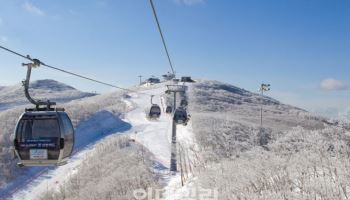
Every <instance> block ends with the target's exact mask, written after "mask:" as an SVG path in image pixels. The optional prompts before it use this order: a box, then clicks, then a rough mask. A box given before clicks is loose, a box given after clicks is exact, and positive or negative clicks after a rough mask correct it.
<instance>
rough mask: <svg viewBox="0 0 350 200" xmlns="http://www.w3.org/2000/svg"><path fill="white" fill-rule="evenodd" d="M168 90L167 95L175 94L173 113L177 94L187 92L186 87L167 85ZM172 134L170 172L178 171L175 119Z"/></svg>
mask: <svg viewBox="0 0 350 200" xmlns="http://www.w3.org/2000/svg"><path fill="white" fill-rule="evenodd" d="M167 87H168V90H167V91H165V93H166V94H171V93H173V94H174V105H173V107H174V108H173V113H175V110H176V94H177V93H180V92H185V87H184V86H182V85H167ZM172 123H173V126H172V134H171V158H170V171H172V172H176V171H177V160H176V153H177V152H176V122H175V120H174V118H173V122H172Z"/></svg>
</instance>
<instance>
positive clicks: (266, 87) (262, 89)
mask: <svg viewBox="0 0 350 200" xmlns="http://www.w3.org/2000/svg"><path fill="white" fill-rule="evenodd" d="M259 91H260V92H261V98H263V97H264V92H267V91H270V84H265V83H262V84H261V85H260V89H259ZM262 128H263V102H261V107H260V129H262Z"/></svg>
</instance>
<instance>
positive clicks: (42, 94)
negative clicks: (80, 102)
mask: <svg viewBox="0 0 350 200" xmlns="http://www.w3.org/2000/svg"><path fill="white" fill-rule="evenodd" d="M29 93H30V94H31V95H32V96H33V97H34V99H50V100H51V101H54V102H58V103H65V102H69V101H72V100H74V99H80V98H85V97H89V96H94V95H95V94H92V93H86V92H81V91H79V90H77V89H75V88H73V87H71V86H68V85H66V84H63V83H60V82H57V81H55V80H50V79H45V80H37V81H33V82H32V83H31V84H30V88H29ZM23 105H28V101H27V99H26V98H25V96H24V88H23V86H22V84H17V85H12V86H3V87H0V111H3V110H7V109H10V108H11V109H12V108H14V107H18V106H23Z"/></svg>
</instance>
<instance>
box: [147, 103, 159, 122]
mask: <svg viewBox="0 0 350 200" xmlns="http://www.w3.org/2000/svg"><path fill="white" fill-rule="evenodd" d="M160 113H161V110H160V107H159V106H158V105H157V104H153V105H152V106H151V109H150V111H149V114H148V116H149V118H151V119H156V118H159V117H160Z"/></svg>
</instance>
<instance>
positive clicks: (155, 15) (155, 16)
mask: <svg viewBox="0 0 350 200" xmlns="http://www.w3.org/2000/svg"><path fill="white" fill-rule="evenodd" d="M149 2H150V4H151V7H152V11H153V15H154V18H155V20H156V22H157V27H158V31H159V34H160V37H161V38H162V42H163V46H164V49H165V52H166V55H167V57H168V61H169V65H170V68H171V71H172V72H173V75H175V70H174V67H173V64H172V62H171V59H170V54H169V51H168V48H167V45H166V43H165V39H164V35H163V32H162V29H161V28H160V23H159V20H158V16H157V12H156V9H155V7H154V4H153V0H150V1H149Z"/></svg>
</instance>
